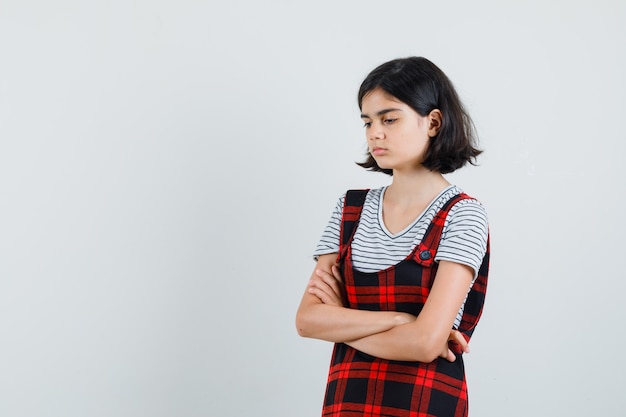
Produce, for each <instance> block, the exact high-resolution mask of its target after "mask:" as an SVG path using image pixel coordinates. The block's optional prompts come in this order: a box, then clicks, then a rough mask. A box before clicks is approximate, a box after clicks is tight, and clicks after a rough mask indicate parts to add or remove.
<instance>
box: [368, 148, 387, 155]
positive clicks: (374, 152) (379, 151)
mask: <svg viewBox="0 0 626 417" xmlns="http://www.w3.org/2000/svg"><path fill="white" fill-rule="evenodd" d="M385 152H387V149H385V148H373V149H372V150H371V151H370V153H371V154H372V155H382V154H384V153H385Z"/></svg>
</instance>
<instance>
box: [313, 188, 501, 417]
mask: <svg viewBox="0 0 626 417" xmlns="http://www.w3.org/2000/svg"><path fill="white" fill-rule="evenodd" d="M366 194H367V190H351V191H348V193H347V194H346V198H345V203H344V209H343V214H342V220H341V232H340V250H339V255H338V260H339V262H340V265H341V270H342V273H343V278H344V282H345V287H346V298H347V303H348V307H350V308H358V309H362V310H375V311H383V310H387V311H388V310H392V311H400V312H406V313H410V314H413V315H418V314H419V312H420V311H421V309H422V307H423V306H424V303H425V301H426V298H427V297H428V294H429V292H430V288H431V287H432V283H433V280H434V278H435V274H436V273H437V263H436V262H434V258H435V254H436V253H437V248H438V246H439V241H440V238H441V232H442V229H443V226H444V223H445V220H446V216H447V215H448V211H449V210H450V208H451V207H452V206H453V205H454V204H455V203H457V202H458V201H460V200H462V199H465V198H470V197H469V196H468V195H466V194H459V195H456V196H454V197H452V198H451V199H450V200H449V201H448V202H446V204H445V205H444V206H443V207H442V208H441V210H440V211H439V212H438V213H437V214H436V215H435V217H434V219H433V220H432V222H431V224H430V225H429V227H428V229H427V231H426V233H425V234H424V238H423V239H422V242H421V243H420V244H419V245H416V247H415V249H414V250H413V251H412V252H411V253H410V254H409V256H408V257H407V258H406V259H404V260H403V261H401V262H400V263H398V264H397V265H395V266H392V267H389V268H387V269H384V270H382V271H379V272H375V273H365V272H360V271H357V270H355V269H354V268H353V266H352V262H351V248H350V246H351V242H352V238H353V235H354V231H355V230H356V226H357V224H358V221H359V218H360V216H361V209H362V207H363V203H364V201H365V196H366ZM488 269H489V242H487V252H486V254H485V257H484V258H483V262H482V265H481V267H480V270H479V273H478V277H477V279H476V280H475V282H474V285H473V286H472V289H471V291H470V292H469V294H468V297H467V300H466V302H465V307H464V311H463V316H462V320H461V324H460V326H459V330H460V331H461V332H462V333H463V334H464V336H465V338H466V339H468V340H469V338H470V337H471V335H472V333H473V331H474V328H475V326H476V324H477V322H478V319H479V318H480V315H481V312H482V307H483V303H484V300H485V291H486V289H487V274H488ZM455 353H456V356H457V359H456V361H455V362H448V361H447V360H445V359H442V358H438V359H436V360H435V361H433V362H431V363H423V362H405V361H390V360H384V359H379V358H376V357H374V356H370V355H368V354H365V353H363V352H360V351H358V350H356V349H353V348H351V347H350V346H348V345H346V344H343V343H337V344H335V347H334V350H333V356H332V360H331V366H330V371H329V375H328V384H327V387H326V395H325V398H324V407H323V413H322V414H323V416H341V417H357V416H358V417H362V416H367V417H376V416H387V417H392V416H393V417H405V416H406V417H448V416H450V417H465V416H467V387H466V382H465V370H464V366H463V357H462V355H461V354H460V353H458V350H457V352H455Z"/></svg>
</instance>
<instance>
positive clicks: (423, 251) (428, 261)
mask: <svg viewBox="0 0 626 417" xmlns="http://www.w3.org/2000/svg"><path fill="white" fill-rule="evenodd" d="M468 198H472V197H470V196H469V195H467V194H465V193H460V194H457V195H455V196H454V197H452V198H451V199H449V200H448V201H446V203H445V204H444V205H443V207H441V209H440V210H439V211H438V212H437V214H436V215H435V217H434V218H433V220H432V221H431V222H430V225H429V226H428V229H426V232H425V233H424V237H423V238H422V241H421V242H420V244H419V245H417V246H416V247H415V254H414V259H415V261H416V262H417V263H419V264H421V265H423V266H431V265H432V264H433V263H434V262H435V254H436V253H437V249H438V248H439V242H440V241H441V232H443V226H444V225H445V223H446V217H448V213H449V212H450V209H451V208H452V207H453V206H454V205H455V204H456V203H458V202H459V201H461V200H465V199H468Z"/></svg>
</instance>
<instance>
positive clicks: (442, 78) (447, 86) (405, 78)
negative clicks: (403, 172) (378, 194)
mask: <svg viewBox="0 0 626 417" xmlns="http://www.w3.org/2000/svg"><path fill="white" fill-rule="evenodd" d="M377 88H379V89H381V90H383V91H385V92H386V93H387V94H390V95H392V96H393V97H394V98H396V99H398V100H400V101H402V102H403V103H405V104H407V105H408V106H410V107H411V108H412V109H413V110H415V111H416V112H417V113H418V114H419V115H420V116H427V115H428V114H430V112H431V111H433V110H434V109H439V110H440V111H441V113H442V123H441V128H440V129H439V132H438V133H437V135H436V136H434V137H432V138H430V141H429V144H428V148H427V150H426V153H425V155H424V161H422V165H423V166H424V167H426V168H428V169H429V170H431V171H437V172H440V173H442V174H447V173H450V172H453V171H456V170H457V169H459V168H461V167H462V166H464V165H465V164H466V163H468V162H469V163H470V164H472V165H476V157H477V156H478V155H480V154H481V153H482V150H480V149H478V148H477V143H478V138H477V136H476V129H475V127H474V123H473V122H472V119H471V118H470V116H469V114H468V113H467V111H466V110H465V107H464V106H463V103H461V100H460V99H459V96H458V94H457V93H456V90H455V89H454V86H453V85H452V82H451V81H450V80H449V79H448V77H447V76H446V75H445V74H444V73H443V71H441V70H440V69H439V68H438V67H437V66H436V65H435V64H433V63H432V62H431V61H429V60H428V59H426V58H423V57H408V58H399V59H394V60H392V61H389V62H386V63H384V64H382V65H380V66H378V67H376V68H375V69H374V70H373V71H372V72H370V73H369V74H368V76H367V77H366V78H365V80H363V83H361V87H360V88H359V94H358V102H359V109H362V107H361V105H362V103H363V98H364V97H365V96H366V95H367V94H369V93H370V92H372V91H373V90H375V89H377ZM366 155H367V160H366V161H365V162H357V164H358V165H360V166H362V167H363V168H366V169H369V170H371V171H380V172H384V173H385V174H388V175H393V171H392V170H391V169H383V168H380V167H379V166H378V164H377V163H376V161H375V160H374V158H373V157H372V155H371V154H370V153H369V152H368V153H367V154H366Z"/></svg>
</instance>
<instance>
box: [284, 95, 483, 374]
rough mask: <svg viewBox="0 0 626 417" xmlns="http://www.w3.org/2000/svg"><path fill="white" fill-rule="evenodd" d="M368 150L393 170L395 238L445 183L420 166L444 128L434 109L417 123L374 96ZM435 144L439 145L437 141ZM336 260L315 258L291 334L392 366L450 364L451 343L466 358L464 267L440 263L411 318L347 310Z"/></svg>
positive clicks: (390, 199) (388, 99)
mask: <svg viewBox="0 0 626 417" xmlns="http://www.w3.org/2000/svg"><path fill="white" fill-rule="evenodd" d="M361 107H362V114H361V118H362V119H363V121H364V124H365V136H366V139H367V144H368V149H369V151H370V153H371V155H372V156H373V157H374V159H375V160H376V163H377V164H378V166H379V167H381V168H387V169H392V170H393V177H392V178H393V179H392V183H391V185H389V187H387V190H386V191H385V194H384V198H383V222H384V224H385V227H386V228H387V230H389V231H390V232H391V233H396V232H399V231H401V230H403V229H404V228H406V227H407V226H408V225H409V224H411V223H412V222H413V221H414V220H415V219H416V218H417V216H418V215H419V214H420V213H422V212H423V210H424V209H425V208H426V207H427V205H428V204H429V203H430V202H431V201H432V200H433V199H434V198H435V197H436V196H437V195H438V194H439V193H440V192H441V191H442V190H443V189H444V188H446V187H447V186H448V185H449V183H448V182H447V181H446V179H445V178H444V177H443V175H441V173H438V172H434V171H430V170H428V169H426V168H424V167H423V166H422V164H421V162H422V161H423V157H424V154H425V152H426V149H427V147H428V144H429V141H430V138H431V137H434V136H436V134H437V132H438V131H439V129H440V127H441V120H442V115H441V112H440V111H439V110H438V109H435V110H433V111H432V112H431V113H430V114H428V115H426V116H421V115H419V114H418V113H417V112H415V111H414V110H413V109H412V108H411V107H409V106H408V105H407V104H405V103H403V102H401V101H399V100H397V99H396V98H395V97H393V96H391V95H389V94H387V93H386V92H384V91H383V90H380V89H375V90H373V91H371V92H370V93H369V94H367V95H366V96H365V97H364V98H363V101H362V103H361ZM435 140H436V139H435ZM336 257H337V254H328V255H323V256H320V257H319V259H318V261H317V264H316V266H315V269H314V270H313V273H312V274H311V278H310V280H309V283H308V285H307V288H306V290H305V293H304V295H303V297H302V300H301V302H300V307H299V308H298V312H297V314H296V327H297V329H298V333H299V334H300V335H301V336H303V337H312V338H316V339H322V340H327V341H331V342H342V343H346V344H348V345H350V346H352V347H354V348H355V349H358V350H360V351H362V352H365V353H368V354H370V355H373V356H377V357H379V358H383V359H389V360H405V361H420V362H432V361H433V360H435V359H436V358H437V357H443V358H446V359H447V360H449V361H454V360H455V355H454V354H453V353H452V351H451V350H450V349H449V344H448V342H449V341H453V342H455V343H457V344H458V345H459V346H460V347H461V350H462V351H464V352H469V346H468V345H467V342H466V341H465V339H464V338H463V336H462V335H461V334H460V333H459V332H457V331H454V330H451V329H452V326H453V324H454V319H455V318H456V315H457V313H458V311H459V309H460V308H461V305H462V303H463V301H464V300H465V296H466V295H467V291H468V289H469V287H470V284H471V281H472V279H473V276H474V272H473V270H472V269H471V268H470V267H468V266H466V265H462V264H458V263H454V262H448V261H441V262H439V268H438V270H437V274H436V277H435V280H434V283H433V286H432V289H431V292H430V295H429V297H428V299H427V301H426V303H425V304H424V307H423V309H422V311H421V313H420V314H419V316H417V317H415V316H412V315H410V314H406V313H399V312H394V311H365V310H357V309H351V308H347V307H345V304H344V294H343V281H342V277H341V274H340V272H339V270H338V268H337V265H336V264H335V260H336Z"/></svg>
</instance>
